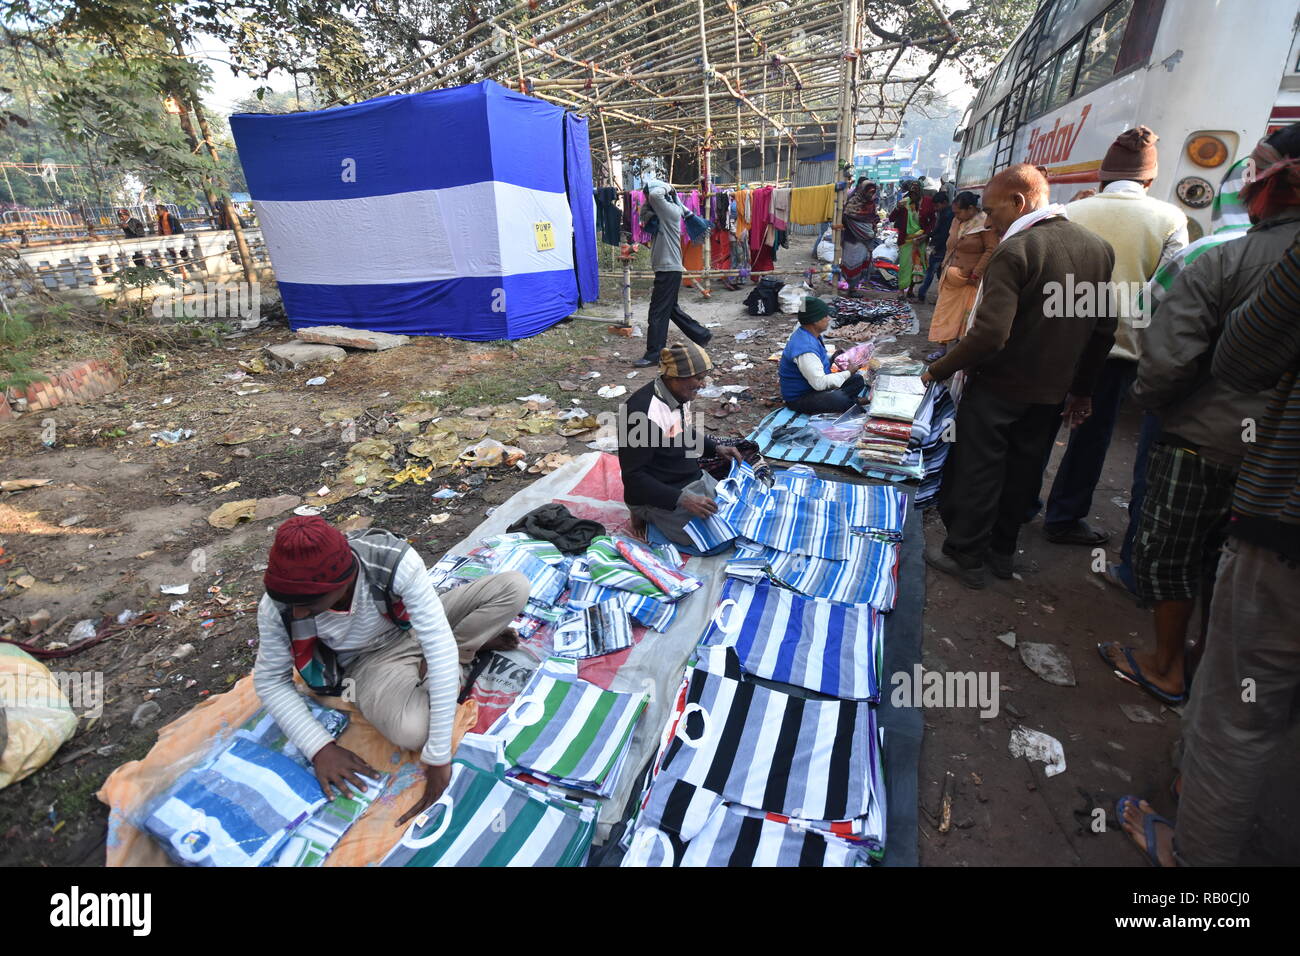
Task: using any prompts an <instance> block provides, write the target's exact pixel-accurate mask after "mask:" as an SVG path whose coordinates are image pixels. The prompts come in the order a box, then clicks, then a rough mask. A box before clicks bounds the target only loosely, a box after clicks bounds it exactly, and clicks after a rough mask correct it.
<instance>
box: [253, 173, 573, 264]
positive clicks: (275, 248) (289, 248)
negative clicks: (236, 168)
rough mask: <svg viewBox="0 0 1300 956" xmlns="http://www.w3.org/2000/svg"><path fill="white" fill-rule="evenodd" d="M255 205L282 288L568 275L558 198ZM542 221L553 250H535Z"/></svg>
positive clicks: (497, 189)
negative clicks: (290, 284)
mask: <svg viewBox="0 0 1300 956" xmlns="http://www.w3.org/2000/svg"><path fill="white" fill-rule="evenodd" d="M253 205H254V207H255V208H256V209H257V218H258V222H259V223H261V226H262V235H263V236H264V237H265V238H266V247H267V250H268V251H269V252H270V254H271V264H272V265H273V266H274V267H275V275H276V278H277V279H278V280H279V281H281V282H298V283H303V284H306V285H392V284H395V283H399V282H436V281H439V280H443V279H464V278H495V277H498V276H510V275H527V274H529V273H534V272H554V271H557V270H561V269H572V268H573V243H572V239H571V233H572V231H573V214H572V213H571V212H570V210H569V200H568V197H567V196H566V195H565V194H564V193H550V192H545V191H543V190H540V189H525V188H524V187H522V186H515V185H512V184H510V183H498V182H483V183H472V184H470V185H468V186H453V187H451V188H448V189H425V190H420V191H418V192H409V193H393V194H391V195H387V196H366V197H363V198H360V199H320V200H308V201H303V202H291V201H285V200H274V201H255V202H254V203H253ZM538 222H549V223H550V224H551V228H552V231H553V234H554V240H555V248H554V249H550V250H547V251H544V252H539V251H538V250H537V239H536V233H535V231H534V229H533V224H534V223H538Z"/></svg>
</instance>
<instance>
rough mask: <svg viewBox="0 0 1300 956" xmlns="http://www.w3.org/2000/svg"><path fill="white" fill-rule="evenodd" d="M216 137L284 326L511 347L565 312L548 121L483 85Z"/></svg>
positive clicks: (564, 237)
mask: <svg viewBox="0 0 1300 956" xmlns="http://www.w3.org/2000/svg"><path fill="white" fill-rule="evenodd" d="M230 125H231V131H232V132H233V134H234V136H235V141H236V143H237V144H238V147H239V155H240V161H241V162H242V164H243V167H244V173H245V176H246V178H247V179H248V183H249V189H250V191H251V193H252V195H253V203H254V206H255V207H256V209H257V215H258V220H259V222H260V224H261V226H262V233H263V236H264V237H265V240H266V245H267V250H268V252H269V253H270V256H271V264H272V266H273V267H274V269H275V274H276V279H277V281H278V283H279V287H280V292H281V295H282V297H283V300H284V305H285V310H286V312H287V313H288V315H289V322H290V325H291V326H292V327H294V328H300V327H302V326H307V325H343V326H348V327H352V328H367V329H373V330H379V331H384V332H393V333H404V334H414V335H448V336H455V337H457V338H464V339H474V340H481V341H483V340H492V339H503V338H511V339H516V338H522V337H525V336H528V335H533V334H535V333H537V332H540V331H542V330H543V329H545V328H547V327H549V326H551V325H553V324H554V323H556V322H558V321H559V320H560V319H563V318H565V317H566V316H568V315H571V314H572V313H573V311H574V310H575V309H576V308H577V306H578V295H579V280H578V275H577V273H576V272H575V268H574V266H575V263H574V255H575V234H574V228H575V227H574V213H573V212H572V211H571V208H570V195H571V194H572V195H581V196H585V197H586V200H585V208H584V209H582V210H580V211H579V219H580V220H581V222H582V227H581V228H583V229H584V230H585V231H586V235H585V238H583V240H582V241H583V242H584V243H586V244H589V245H590V246H591V251H590V256H591V260H592V263H593V264H594V261H595V258H594V257H595V237H594V234H593V233H594V226H592V225H591V224H590V223H589V222H588V220H590V219H591V218H592V211H591V208H590V207H591V193H592V187H591V170H590V160H589V159H588V161H587V163H586V164H585V169H584V167H583V166H582V165H580V164H576V165H575V164H573V163H571V162H570V161H569V158H568V156H567V154H566V146H565V141H566V128H565V112H564V110H563V109H561V108H559V107H556V106H552V105H550V104H549V103H544V102H542V101H540V100H536V99H533V98H532V97H528V96H524V95H522V94H519V93H514V92H511V91H509V90H507V89H505V88H504V87H502V86H500V85H498V84H496V83H493V82H492V81H490V80H485V81H483V82H482V83H478V84H474V85H471V86H461V87H456V88H454V89H449V90H438V91H435V92H430V93H417V94H412V95H401V96H385V97H379V98H377V99H373V100H367V101H366V102H364V103H357V104H355V105H352V106H344V107H339V108H336V109H331V110H317V111H314V112H308V113H293V114H287V115H267V114H237V115H235V116H232V117H231V119H230ZM582 132H583V133H584V134H585V128H584V129H583V130H582ZM575 135H576V132H575ZM583 138H584V141H585V136H584V137H583ZM584 172H585V176H586V180H585V182H577V181H575V180H576V179H577V178H578V177H581V176H582V175H583V174H584ZM583 248H584V249H585V246H584V247H583ZM593 268H594V265H593Z"/></svg>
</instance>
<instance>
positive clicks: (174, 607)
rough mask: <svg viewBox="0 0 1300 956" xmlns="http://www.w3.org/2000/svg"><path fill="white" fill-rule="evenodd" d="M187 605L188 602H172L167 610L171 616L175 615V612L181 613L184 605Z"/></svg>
mask: <svg viewBox="0 0 1300 956" xmlns="http://www.w3.org/2000/svg"><path fill="white" fill-rule="evenodd" d="M189 603H190V602H189V601H172V603H171V604H169V605H168V606H167V610H168V611H170V612H171V613H172V614H175V613H176V612H177V611H183V610H184V609H185V605H187V604H189Z"/></svg>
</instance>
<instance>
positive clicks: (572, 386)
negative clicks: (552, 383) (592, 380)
mask: <svg viewBox="0 0 1300 956" xmlns="http://www.w3.org/2000/svg"><path fill="white" fill-rule="evenodd" d="M556 384H557V385H559V386H560V391H562V392H576V391H577V390H578V389H579V388H581V387H582V386H580V385H579V384H578V383H577V382H569V381H564V380H563V379H562V380H560V381H559V382H557V383H556Z"/></svg>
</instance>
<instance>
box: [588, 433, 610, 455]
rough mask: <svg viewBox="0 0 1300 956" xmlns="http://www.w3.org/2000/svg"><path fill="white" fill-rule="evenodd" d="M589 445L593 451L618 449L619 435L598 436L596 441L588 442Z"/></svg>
mask: <svg viewBox="0 0 1300 956" xmlns="http://www.w3.org/2000/svg"><path fill="white" fill-rule="evenodd" d="M587 447H588V448H590V449H591V450H592V451H606V452H613V451H618V436H617V435H603V436H601V437H600V438H597V439H596V440H595V441H589V442H587Z"/></svg>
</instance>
